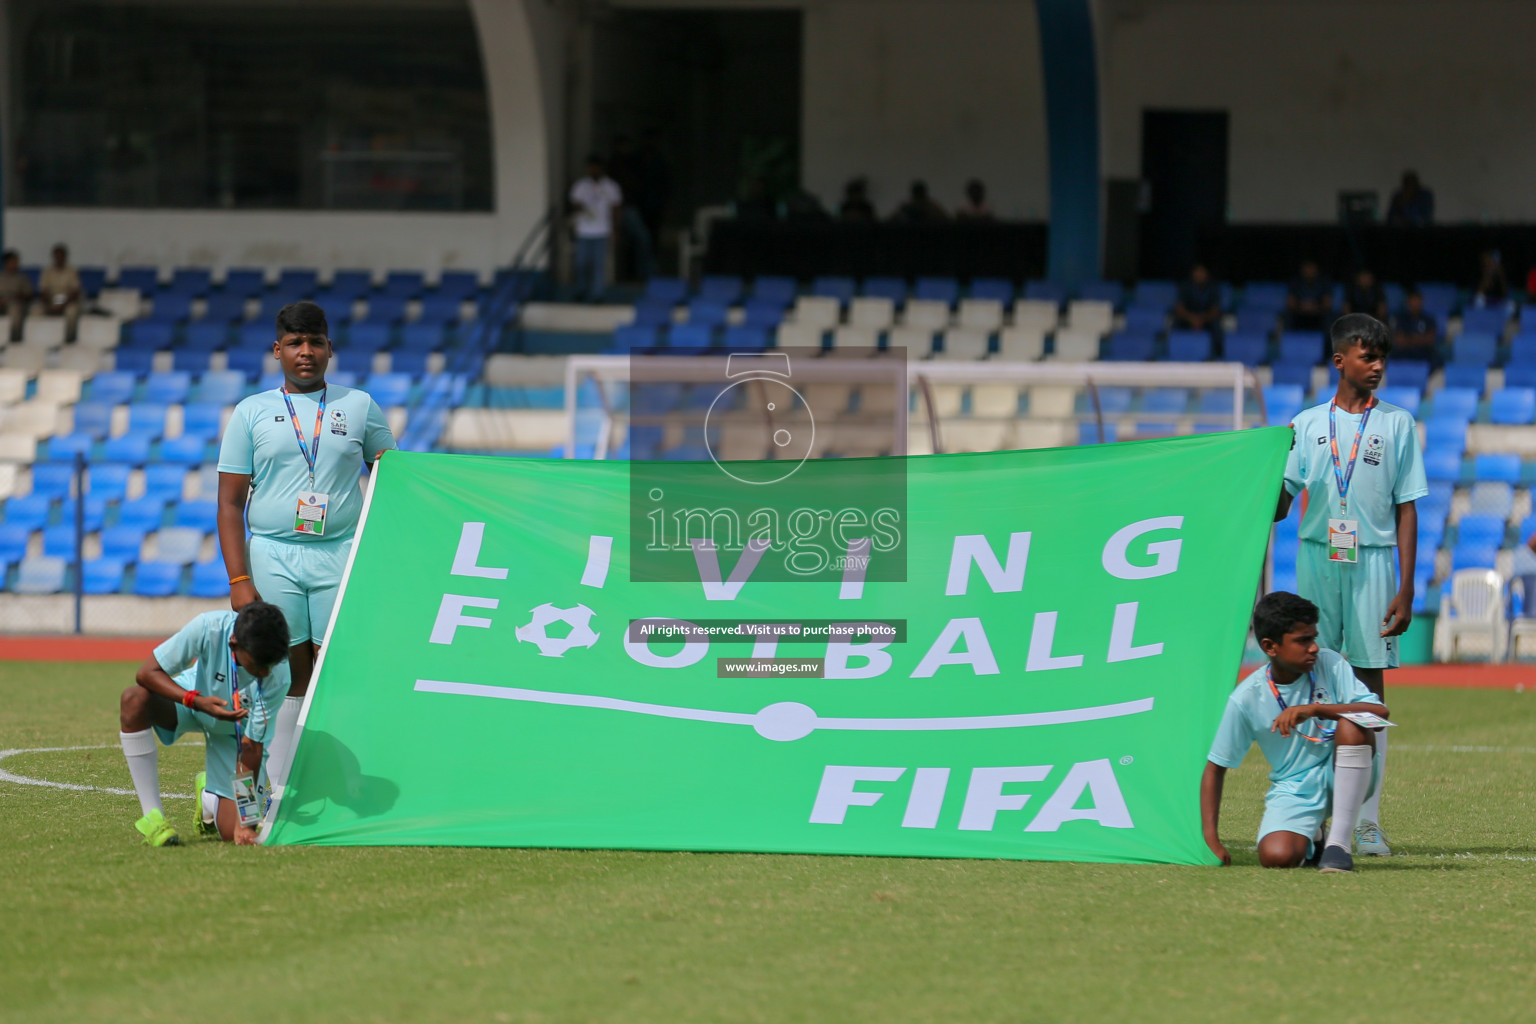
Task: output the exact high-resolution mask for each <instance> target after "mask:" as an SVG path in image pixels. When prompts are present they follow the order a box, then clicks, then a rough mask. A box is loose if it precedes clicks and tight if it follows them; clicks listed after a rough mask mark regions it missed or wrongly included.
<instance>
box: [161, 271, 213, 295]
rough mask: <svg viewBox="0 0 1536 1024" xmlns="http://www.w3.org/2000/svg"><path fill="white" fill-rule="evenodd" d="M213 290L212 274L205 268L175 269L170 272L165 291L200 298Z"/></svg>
mask: <svg viewBox="0 0 1536 1024" xmlns="http://www.w3.org/2000/svg"><path fill="white" fill-rule="evenodd" d="M212 288H213V272H212V271H210V270H209V269H208V268H207V267H177V268H176V269H175V270H174V271H172V272H171V283H170V284H169V285H167V286H166V290H167V291H171V292H178V293H180V294H182V295H190V296H194V297H197V298H202V297H203V296H204V295H207V294H208V292H209V291H210V290H212Z"/></svg>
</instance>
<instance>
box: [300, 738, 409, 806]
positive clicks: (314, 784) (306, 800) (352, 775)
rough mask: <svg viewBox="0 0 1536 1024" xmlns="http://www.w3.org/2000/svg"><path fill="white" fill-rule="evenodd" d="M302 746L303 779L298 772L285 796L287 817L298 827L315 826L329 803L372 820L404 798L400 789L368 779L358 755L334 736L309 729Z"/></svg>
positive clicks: (375, 778) (375, 779)
mask: <svg viewBox="0 0 1536 1024" xmlns="http://www.w3.org/2000/svg"><path fill="white" fill-rule="evenodd" d="M301 743H302V748H301V749H302V754H303V764H302V768H303V772H302V776H301V775H300V773H298V772H295V773H294V778H292V779H290V781H289V787H288V791H287V792H285V793H284V794H283V811H282V813H283V816H284V817H285V818H287V819H288V820H289V821H292V822H293V823H294V824H296V825H312V824H314V823H315V822H316V821H318V820H319V818H320V812H321V810H322V809H323V808H324V806H325V804H327V803H335V804H340V805H341V806H342V807H345V808H346V809H347V810H349V811H351V812H352V813H354V814H356V815H357V816H358V817H360V818H371V817H374V816H375V815H379V814H383V813H384V812H385V811H387V810H389V809H390V808H391V807H393V806H394V805H395V801H396V800H398V799H399V798H400V787H399V786H397V785H396V784H395V783H393V782H391V781H390V780H389V779H385V778H380V777H379V776H377V775H364V774H363V767H362V765H361V764H360V763H359V762H358V760H357V755H356V754H354V753H352V751H351V750H350V749H348V748H347V745H346V744H344V743H342V742H341V741H340V740H338V739H337V738H336V737H334V736H332V735H331V734H330V733H325V732H318V731H315V730H311V729H306V730H304V736H303V739H302V740H301ZM290 801H292V802H291V803H290Z"/></svg>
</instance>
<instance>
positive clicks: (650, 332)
mask: <svg viewBox="0 0 1536 1024" xmlns="http://www.w3.org/2000/svg"><path fill="white" fill-rule="evenodd" d="M657 334H658V332H657V330H656V328H655V327H653V326H648V325H640V324H625V325H624V326H623V327H620V328H618V329H617V330H615V331H614V332H613V347H614V348H615V349H617V350H619V351H621V352H628V351H632V350H634V349H647V348H655V347H656V346H657V345H658V344H659V342H658V341H657Z"/></svg>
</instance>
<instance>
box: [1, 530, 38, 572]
mask: <svg viewBox="0 0 1536 1024" xmlns="http://www.w3.org/2000/svg"><path fill="white" fill-rule="evenodd" d="M34 532H36V531H35V530H34V529H33V528H32V527H31V526H29V525H28V524H26V523H0V563H7V562H19V561H21V560H22V558H23V557H25V555H26V553H27V544H28V543H29V541H30V540H31V537H32V534H33V533H34Z"/></svg>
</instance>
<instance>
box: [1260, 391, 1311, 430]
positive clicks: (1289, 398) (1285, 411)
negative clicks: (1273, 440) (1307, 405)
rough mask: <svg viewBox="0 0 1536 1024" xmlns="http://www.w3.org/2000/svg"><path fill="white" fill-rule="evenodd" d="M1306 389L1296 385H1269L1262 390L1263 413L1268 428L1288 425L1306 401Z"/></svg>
mask: <svg viewBox="0 0 1536 1024" xmlns="http://www.w3.org/2000/svg"><path fill="white" fill-rule="evenodd" d="M1306 394H1307V393H1306V389H1305V388H1303V387H1301V386H1300V385H1297V384H1271V385H1270V386H1269V387H1267V388H1265V389H1264V412H1265V414H1266V415H1267V416H1268V418H1269V425H1270V426H1272V427H1273V426H1281V425H1284V424H1287V423H1290V422H1291V420H1293V419H1295V418H1296V414H1297V413H1299V412H1300V411H1301V408H1302V403H1303V402H1305V401H1306Z"/></svg>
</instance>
